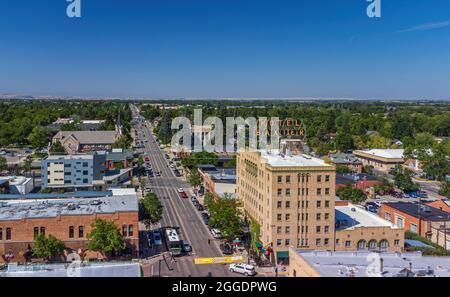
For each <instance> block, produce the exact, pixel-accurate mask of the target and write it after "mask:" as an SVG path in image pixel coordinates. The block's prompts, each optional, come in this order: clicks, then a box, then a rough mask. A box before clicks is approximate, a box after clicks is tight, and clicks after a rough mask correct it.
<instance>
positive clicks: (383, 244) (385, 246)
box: [380, 239, 389, 251]
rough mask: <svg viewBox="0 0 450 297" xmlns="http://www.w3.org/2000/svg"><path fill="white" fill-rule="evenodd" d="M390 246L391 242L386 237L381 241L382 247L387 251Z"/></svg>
mask: <svg viewBox="0 0 450 297" xmlns="http://www.w3.org/2000/svg"><path fill="white" fill-rule="evenodd" d="M388 247H389V242H388V241H387V240H386V239H383V240H381V241H380V249H381V250H382V251H386V250H387V249H388Z"/></svg>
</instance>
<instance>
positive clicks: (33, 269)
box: [0, 262, 141, 277]
mask: <svg viewBox="0 0 450 297" xmlns="http://www.w3.org/2000/svg"><path fill="white" fill-rule="evenodd" d="M71 275H75V276H80V277H140V276H141V268H140V264H139V263H129V262H123V263H98V264H97V263H83V264H82V265H81V267H79V268H78V269H77V270H76V271H71V270H70V267H69V266H68V265H67V264H34V265H16V264H9V265H8V270H7V271H5V272H1V271H0V277H2V276H3V277H68V276H71Z"/></svg>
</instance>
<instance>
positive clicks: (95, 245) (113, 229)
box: [87, 219, 125, 257]
mask: <svg viewBox="0 0 450 297" xmlns="http://www.w3.org/2000/svg"><path fill="white" fill-rule="evenodd" d="M91 227H92V230H91V232H90V233H89V234H88V236H87V237H88V240H89V243H88V249H89V250H91V251H96V252H100V253H102V255H103V256H105V257H109V256H110V255H115V254H116V253H119V252H121V251H122V250H124V248H125V242H124V239H123V237H122V235H121V234H120V230H119V228H118V227H117V226H116V225H115V224H114V222H112V221H107V220H103V219H96V220H95V221H94V223H92V225H91Z"/></svg>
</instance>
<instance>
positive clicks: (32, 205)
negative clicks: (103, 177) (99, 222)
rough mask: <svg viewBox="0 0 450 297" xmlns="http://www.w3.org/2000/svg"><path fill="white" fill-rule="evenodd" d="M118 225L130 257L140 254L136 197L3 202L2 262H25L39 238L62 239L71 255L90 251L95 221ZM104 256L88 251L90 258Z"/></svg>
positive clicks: (0, 218) (0, 209)
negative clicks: (8, 258)
mask: <svg viewBox="0 0 450 297" xmlns="http://www.w3.org/2000/svg"><path fill="white" fill-rule="evenodd" d="M97 218H99V219H104V220H108V221H112V222H114V224H116V225H117V226H118V227H119V229H120V231H121V234H122V235H123V237H124V239H125V242H126V247H127V251H126V253H127V254H129V255H130V256H137V255H138V252H139V229H138V228H139V227H138V222H139V221H138V199H137V196H136V195H124V196H112V197H102V198H89V199H87V198H78V199H54V200H38V201H31V202H21V203H20V202H15V201H12V202H7V203H5V202H2V204H1V205H0V262H3V260H4V259H3V257H2V256H5V255H11V254H12V255H13V256H14V258H13V262H23V261H25V258H24V254H25V253H26V252H27V251H29V250H30V249H31V248H32V247H33V244H34V238H35V236H37V235H40V234H45V235H46V236H48V235H50V234H51V235H53V236H55V237H56V238H58V239H60V240H62V241H63V242H64V244H65V246H66V248H67V253H70V252H72V251H73V252H79V251H86V250H87V246H88V234H89V233H90V232H91V224H92V223H93V222H94V221H95V219H97ZM99 257H101V255H100V253H97V252H90V251H88V252H87V258H99Z"/></svg>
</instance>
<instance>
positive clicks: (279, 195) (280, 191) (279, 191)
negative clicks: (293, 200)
mask: <svg viewBox="0 0 450 297" xmlns="http://www.w3.org/2000/svg"><path fill="white" fill-rule="evenodd" d="M282 193H283V191H282V190H281V189H278V190H277V195H278V197H281V195H282Z"/></svg>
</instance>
